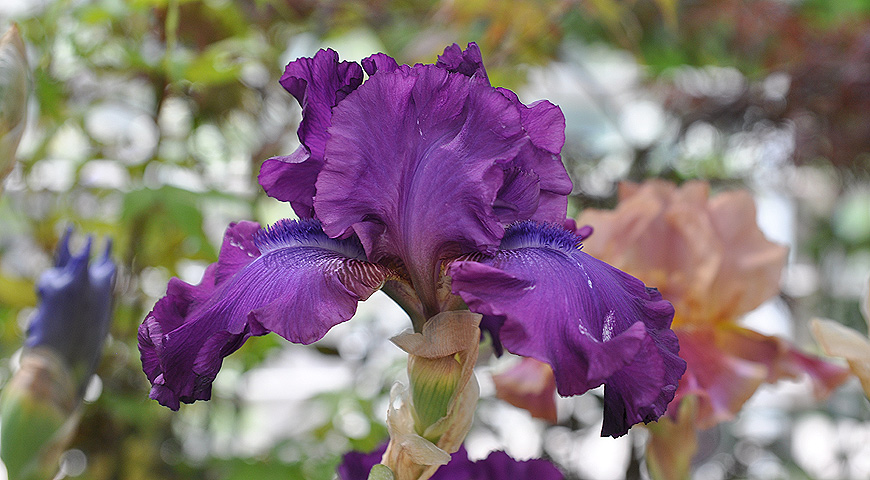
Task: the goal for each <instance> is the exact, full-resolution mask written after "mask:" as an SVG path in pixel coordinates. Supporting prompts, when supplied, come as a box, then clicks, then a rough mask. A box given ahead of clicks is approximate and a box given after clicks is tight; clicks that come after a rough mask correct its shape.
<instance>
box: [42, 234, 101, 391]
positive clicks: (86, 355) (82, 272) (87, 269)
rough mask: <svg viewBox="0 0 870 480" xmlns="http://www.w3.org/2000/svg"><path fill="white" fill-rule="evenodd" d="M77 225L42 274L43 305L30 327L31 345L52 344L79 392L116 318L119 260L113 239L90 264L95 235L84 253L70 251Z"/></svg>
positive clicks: (61, 243) (63, 239)
mask: <svg viewBox="0 0 870 480" xmlns="http://www.w3.org/2000/svg"><path fill="white" fill-rule="evenodd" d="M71 234H72V229H68V230H67V231H66V233H65V234H64V236H63V238H62V239H61V240H60V243H59V244H58V246H57V252H56V253H55V259H54V267H53V268H50V269H48V270H46V271H45V272H44V273H43V274H42V276H41V277H40V279H39V283H38V284H37V292H38V293H39V298H40V304H39V308H38V309H37V310H36V314H35V315H34V317H33V319H32V320H31V321H30V324H29V325H28V327H27V340H26V341H25V347H27V348H30V349H35V348H48V349H50V350H51V351H53V352H54V353H56V354H57V355H59V356H60V358H61V359H62V360H63V362H64V364H65V365H66V366H67V367H68V368H69V369H70V372H71V373H72V374H73V376H74V379H75V383H76V386H77V388H78V390H79V392H78V393H79V396H81V395H82V394H83V393H84V389H85V387H87V383H88V380H89V379H90V377H91V375H92V374H93V373H94V371H95V370H96V368H97V364H98V363H99V360H100V353H101V352H102V347H103V341H104V340H105V338H106V334H107V333H108V331H109V325H110V323H111V319H112V299H113V295H112V289H113V288H114V285H115V271H116V268H115V264H114V262H113V261H112V259H111V258H110V257H109V254H110V252H111V249H112V244H111V242H107V245H106V250H105V252H104V253H103V255H102V256H101V257H100V258H99V259H97V260H96V261H95V262H93V263H92V264H91V265H90V266H89V265H88V260H89V259H90V254H91V239H90V237H89V238H88V240H87V244H86V245H85V247H84V248H83V249H82V251H81V252H80V253H79V254H78V255H72V254H71V253H70V250H69V239H70V235H71Z"/></svg>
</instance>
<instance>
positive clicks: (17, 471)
mask: <svg viewBox="0 0 870 480" xmlns="http://www.w3.org/2000/svg"><path fill="white" fill-rule="evenodd" d="M70 234H71V231H67V232H66V234H65V235H64V237H63V239H62V240H61V242H60V244H59V246H58V249H57V253H56V256H55V267H54V268H51V269H49V270H48V271H46V272H45V273H43V275H42V277H41V278H40V280H39V284H38V287H37V290H38V293H39V297H40V305H39V307H38V309H37V311H36V314H35V315H34V317H33V319H32V320H31V322H30V325H29V327H28V329H27V340H26V342H25V345H24V350H23V351H22V353H21V360H20V368H19V369H18V371H16V372H15V374H14V375H13V377H12V379H11V380H10V381H9V384H8V385H7V386H6V388H5V389H4V390H3V393H2V396H0V458H2V459H3V462H4V463H5V464H6V469H7V473H8V476H9V479H10V480H20V479H28V478H45V477H47V476H48V477H49V478H50V475H51V474H52V473H53V471H54V470H55V469H56V467H57V459H58V458H59V456H60V454H61V453H62V451H63V448H64V447H65V445H66V444H67V442H68V441H69V439H70V437H71V435H72V433H73V432H74V430H75V426H76V424H77V423H78V410H79V408H78V407H79V405H80V403H81V400H82V397H83V396H84V392H85V389H86V387H87V385H88V383H89V381H90V378H91V376H92V375H93V374H94V371H95V370H96V367H97V363H98V361H99V358H100V354H101V352H102V345H103V341H104V340H105V338H106V334H107V333H108V329H109V322H110V320H111V310H112V308H111V307H112V289H113V287H114V279H115V264H114V263H113V262H112V260H111V258H109V252H110V249H111V245H108V246H107V247H106V250H105V253H104V254H103V255H102V257H101V258H99V259H98V260H96V261H95V262H93V264H91V265H90V266H89V259H90V247H91V241H90V239H89V240H88V242H87V245H86V246H85V248H84V249H83V251H82V252H81V253H80V254H78V255H76V256H73V255H71V254H70V251H69V237H70Z"/></svg>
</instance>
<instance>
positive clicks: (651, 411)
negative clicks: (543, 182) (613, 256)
mask: <svg viewBox="0 0 870 480" xmlns="http://www.w3.org/2000/svg"><path fill="white" fill-rule="evenodd" d="M475 260H476V261H475ZM448 273H449V275H450V276H451V277H452V279H453V284H452V288H453V292H454V293H455V294H458V295H460V296H461V297H462V298H463V300H465V302H466V303H467V304H468V307H469V308H470V309H471V310H472V311H474V312H477V313H480V314H482V315H484V322H486V321H487V320H489V321H490V322H491V323H493V324H496V325H499V328H498V331H497V333H496V335H498V337H499V339H500V341H501V342H502V344H503V345H504V347H505V348H506V349H507V350H508V351H510V352H512V353H515V354H518V355H522V356H527V357H532V358H536V359H538V360H541V361H543V362H546V363H549V364H550V365H551V366H552V367H553V373H554V375H555V377H556V386H557V389H558V391H559V394H561V395H577V394H580V393H583V392H585V391H587V390H589V389H590V388H594V387H596V386H598V385H601V384H602V383H604V384H605V419H604V425H603V427H602V434H603V435H612V436H618V435H622V434H624V433H626V432H627V431H628V429H629V427H630V426H631V425H633V424H635V423H638V422H641V421H644V422H649V421H652V420H655V419H657V418H658V417H659V416H661V415H662V414H663V413H664V411H665V409H666V407H667V404H668V402H670V401H671V400H672V399H673V397H674V392H675V390H676V386H677V382H678V380H679V378H680V376H681V375H682V374H683V372H684V371H685V368H686V364H685V362H684V361H683V360H682V359H680V358H679V356H678V355H677V352H678V350H679V346H678V343H677V338H676V335H675V334H674V333H673V331H671V330H670V328H669V327H670V323H671V320H672V319H673V315H674V310H673V307H672V306H671V304H670V303H668V302H667V301H665V300H663V299H662V297H661V295H659V293H658V291H656V290H655V289H651V288H647V287H646V286H645V285H644V284H643V283H642V282H641V281H640V280H637V279H636V278H634V277H632V276H630V275H628V274H626V273H625V272H622V271H620V270H618V269H616V268H614V267H611V266H610V265H607V264H606V263H604V262H601V261H600V260H597V259H595V258H594V257H592V256H590V255H587V254H586V253H584V252H583V251H581V250H580V239H579V238H578V237H576V236H575V235H573V234H572V233H570V232H568V231H566V230H565V229H564V228H562V227H561V226H557V225H544V224H539V223H535V222H521V223H519V224H516V225H513V226H511V227H510V229H509V230H508V232H507V233H506V234H505V237H504V239H503V240H502V242H501V249H500V250H499V251H498V252H496V253H495V254H493V255H471V256H469V259H468V260H460V261H456V262H454V263H452V264H451V265H450V267H449V269H448ZM483 325H484V324H483V323H482V326H483Z"/></svg>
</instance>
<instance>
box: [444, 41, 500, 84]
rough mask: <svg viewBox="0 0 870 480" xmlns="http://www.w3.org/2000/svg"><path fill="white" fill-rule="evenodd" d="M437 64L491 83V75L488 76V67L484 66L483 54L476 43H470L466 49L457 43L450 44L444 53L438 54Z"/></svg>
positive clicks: (445, 68)
mask: <svg viewBox="0 0 870 480" xmlns="http://www.w3.org/2000/svg"><path fill="white" fill-rule="evenodd" d="M435 66H436V67H438V68H443V69H444V70H447V71H448V72H456V73H461V74H462V75H465V76H466V77H475V78H478V79H480V80H482V81H483V82H484V83H486V84H487V85H489V77H487V75H486V69H485V68H484V66H483V56H482V55H481V54H480V47H478V46H477V44H476V43H473V42H472V43H469V44H468V48H466V49H465V50H463V49H462V47H460V46H459V45H457V44H455V43H454V44H453V45H450V46H449V47H447V48H445V49H444V53H442V54H441V55H438V61H437V62H435Z"/></svg>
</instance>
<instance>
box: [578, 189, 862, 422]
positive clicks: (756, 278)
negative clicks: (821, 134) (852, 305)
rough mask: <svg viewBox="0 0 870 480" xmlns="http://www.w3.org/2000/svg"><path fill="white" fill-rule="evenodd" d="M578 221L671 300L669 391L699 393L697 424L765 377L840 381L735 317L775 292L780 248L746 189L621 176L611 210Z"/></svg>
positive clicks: (597, 244) (599, 245) (824, 388)
mask: <svg viewBox="0 0 870 480" xmlns="http://www.w3.org/2000/svg"><path fill="white" fill-rule="evenodd" d="M577 224H578V225H583V224H589V225H591V226H592V227H593V228H594V229H595V230H594V234H593V235H592V236H591V237H589V238H588V239H584V242H583V243H584V250H585V251H586V252H588V253H589V254H591V255H594V256H596V257H598V258H600V259H602V260H604V261H606V262H608V263H610V264H612V265H613V266H615V267H617V268H620V269H622V270H624V271H626V272H628V273H630V274H631V275H634V276H636V277H637V278H640V279H642V280H643V281H644V282H646V283H647V284H648V285H650V286H654V287H657V288H658V289H659V291H660V292H661V293H662V296H663V297H664V298H665V299H667V300H669V301H670V302H671V303H673V305H674V308H675V309H676V315H675V317H674V323H673V326H674V330H675V331H676V332H677V336H678V337H679V340H680V356H681V357H683V359H685V360H686V361H687V363H688V370H687V372H686V375H685V376H684V377H683V378H682V379H681V381H680V384H679V387H678V389H677V396H676V400H679V399H682V398H684V397H686V396H689V395H695V396H697V398H698V405H697V418H696V425H697V427H699V428H708V427H711V426H713V425H715V424H716V423H718V422H721V421H725V420H729V419H732V418H733V417H734V415H735V414H736V412H737V411H738V410H739V409H740V408H741V407H742V405H743V404H744V402H746V400H748V399H749V397H751V396H752V394H753V393H754V392H755V390H756V389H757V388H758V386H760V385H761V384H762V383H764V382H775V381H777V380H778V379H780V378H795V377H798V376H800V375H802V374H804V373H806V374H809V376H810V378H811V379H812V380H813V383H814V386H815V390H816V394H817V396H819V397H823V396H825V395H827V394H828V393H830V392H831V390H833V389H834V388H835V387H836V386H837V385H839V384H840V383H842V382H843V381H844V380H845V378H846V372H845V371H844V370H843V369H841V368H840V367H837V366H834V365H832V364H830V363H827V362H825V361H822V360H820V359H817V358H815V357H812V356H808V355H805V354H803V353H801V352H800V351H799V350H797V349H796V348H795V347H794V346H792V345H791V344H790V343H788V342H786V341H784V340H781V339H779V338H776V337H769V336H766V335H762V334H759V333H757V332H754V331H752V330H748V329H745V328H742V327H740V326H738V325H737V324H736V321H737V319H738V318H739V317H740V316H742V315H744V314H746V313H748V312H750V311H751V310H753V309H755V308H756V307H758V306H759V305H761V304H762V303H763V302H764V301H766V300H768V299H770V298H771V297H773V296H775V295H776V294H777V293H778V292H779V279H780V274H781V271H782V268H783V266H784V265H785V260H786V255H787V249H786V247H784V246H782V245H777V244H775V243H773V242H770V241H769V240H767V238H765V236H764V234H763V233H762V232H761V230H759V228H758V226H757V224H756V209H755V203H754V201H753V199H752V196H751V194H750V193H749V192H746V191H731V192H725V193H721V194H718V195H716V196H714V197H712V198H711V197H710V186H709V184H708V183H706V182H701V181H691V182H687V183H685V184H684V185H682V186H680V187H677V186H676V185H674V184H673V183H670V182H666V181H663V180H650V181H647V182H644V183H641V184H635V183H624V184H621V185H620V188H619V204H618V206H617V207H616V209H615V210H611V211H603V210H585V211H584V212H582V214H581V215H580V217H579V218H578V219H577ZM676 400H675V401H674V402H672V403H671V405H673V406H672V407H671V408H670V409H669V413H670V416H671V417H672V418H675V417H676V415H677V412H676V411H675V410H676V409H677V407H676V405H678V404H679V402H678V401H676Z"/></svg>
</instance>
